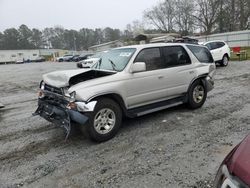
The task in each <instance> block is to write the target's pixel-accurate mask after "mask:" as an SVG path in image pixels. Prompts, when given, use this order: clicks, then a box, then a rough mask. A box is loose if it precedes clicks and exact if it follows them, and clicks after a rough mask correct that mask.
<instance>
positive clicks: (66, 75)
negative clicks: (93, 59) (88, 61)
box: [43, 69, 91, 88]
mask: <svg viewBox="0 0 250 188" xmlns="http://www.w3.org/2000/svg"><path fill="white" fill-rule="evenodd" d="M90 70H91V69H75V70H65V71H55V72H51V73H48V74H44V75H43V81H44V82H45V83H46V84H48V85H51V86H54V87H57V88H61V87H67V86H69V80H70V78H72V77H73V76H76V75H79V74H82V73H85V72H88V71H90Z"/></svg>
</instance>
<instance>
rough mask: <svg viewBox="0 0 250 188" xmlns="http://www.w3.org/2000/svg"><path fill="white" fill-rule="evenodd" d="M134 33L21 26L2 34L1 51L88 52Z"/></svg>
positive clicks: (115, 30)
mask: <svg viewBox="0 0 250 188" xmlns="http://www.w3.org/2000/svg"><path fill="white" fill-rule="evenodd" d="M131 37H132V32H131V31H128V30H125V31H121V30H119V29H112V28H110V27H107V28H104V29H100V28H97V29H88V28H82V29H80V30H79V31H76V30H72V29H71V30H68V29H64V28H63V27H61V26H56V27H53V28H45V29H43V30H39V29H35V28H34V29H30V28H28V27H27V26H26V25H21V26H20V27H19V28H18V29H15V28H9V29H6V30H5V31H3V32H2V33H1V32H0V49H2V50H12V49H42V48H55V49H68V50H87V49H88V48H89V47H90V46H92V45H96V44H100V43H105V42H109V41H113V40H118V39H122V40H125V41H126V40H128V39H129V38H131Z"/></svg>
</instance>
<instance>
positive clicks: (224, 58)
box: [203, 40, 230, 66]
mask: <svg viewBox="0 0 250 188" xmlns="http://www.w3.org/2000/svg"><path fill="white" fill-rule="evenodd" d="M203 45H205V46H206V47H208V49H209V50H210V52H211V54H212V56H213V58H214V61H215V62H216V63H219V64H220V65H221V66H227V65H228V62H229V59H230V48H229V46H228V45H227V43H225V42H224V41H221V40H218V41H209V42H205V43H203Z"/></svg>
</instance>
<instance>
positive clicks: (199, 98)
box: [187, 80, 207, 109]
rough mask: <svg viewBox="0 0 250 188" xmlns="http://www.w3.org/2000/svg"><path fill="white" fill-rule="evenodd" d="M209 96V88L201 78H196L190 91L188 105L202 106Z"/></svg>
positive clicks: (192, 106) (192, 107)
mask: <svg viewBox="0 0 250 188" xmlns="http://www.w3.org/2000/svg"><path fill="white" fill-rule="evenodd" d="M206 98H207V90H206V87H205V86H204V84H203V83H202V81H201V80H196V81H194V83H193V84H192V85H191V87H190V89H189V92H188V103H187V105H188V107H189V108H191V109H197V108H200V107H202V105H203V104H204V103H205V101H206Z"/></svg>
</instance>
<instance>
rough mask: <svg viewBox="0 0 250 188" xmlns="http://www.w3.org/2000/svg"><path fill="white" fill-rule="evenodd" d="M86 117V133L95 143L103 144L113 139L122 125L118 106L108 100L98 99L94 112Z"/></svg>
mask: <svg viewBox="0 0 250 188" xmlns="http://www.w3.org/2000/svg"><path fill="white" fill-rule="evenodd" d="M88 116H89V121H88V124H87V125H86V126H87V127H86V128H87V132H88V135H89V136H90V138H91V139H92V140H94V141H96V142H104V141H107V140H110V139H111V138H113V137H114V136H115V135H116V133H117V132H118V130H119V128H120V126H121V123H122V111H121V108H120V106H119V105H118V104H117V103H116V102H114V101H113V100H112V99H109V98H101V99H99V100H98V101H97V104H96V107H95V110H94V112H93V113H91V114H89V115H88Z"/></svg>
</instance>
